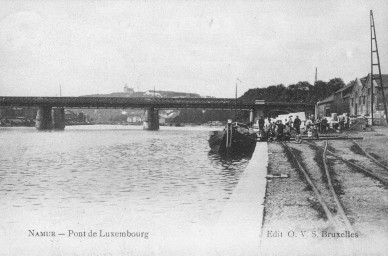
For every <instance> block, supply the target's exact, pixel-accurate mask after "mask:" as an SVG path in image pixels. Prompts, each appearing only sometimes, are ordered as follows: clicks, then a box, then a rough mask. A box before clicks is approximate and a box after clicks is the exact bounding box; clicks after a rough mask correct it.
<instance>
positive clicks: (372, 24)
mask: <svg viewBox="0 0 388 256" xmlns="http://www.w3.org/2000/svg"><path fill="white" fill-rule="evenodd" d="M370 36H371V39H370V47H371V78H370V81H371V115H372V125H373V100H374V92H373V81H374V80H379V81H380V86H378V84H377V86H378V87H377V88H378V89H379V90H381V95H382V97H383V103H384V112H385V119H386V121H387V124H388V111H387V102H386V100H385V93H384V85H383V78H382V76H381V67H380V56H379V50H378V47H377V37H376V28H375V22H374V18H373V12H372V10H370ZM373 43H374V46H375V47H374V48H373ZM375 56H376V58H377V63H374V57H375ZM374 66H377V67H378V74H377V77H375V76H374V75H373V71H374Z"/></svg>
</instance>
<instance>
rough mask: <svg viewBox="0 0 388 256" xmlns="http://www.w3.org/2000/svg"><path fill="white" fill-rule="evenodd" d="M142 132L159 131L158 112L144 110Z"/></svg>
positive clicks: (152, 109)
mask: <svg viewBox="0 0 388 256" xmlns="http://www.w3.org/2000/svg"><path fill="white" fill-rule="evenodd" d="M143 130H148V131H157V130H159V110H157V109H154V108H146V109H145V110H144V121H143Z"/></svg>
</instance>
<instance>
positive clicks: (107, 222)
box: [0, 125, 249, 255]
mask: <svg viewBox="0 0 388 256" xmlns="http://www.w3.org/2000/svg"><path fill="white" fill-rule="evenodd" d="M219 129H220V128H219ZM210 130H214V129H210V128H204V127H179V128H178V127H161V129H160V130H159V131H143V130H142V128H141V127H136V126H99V125H94V126H69V127H66V130H65V131H60V132H58V131H57V132H39V131H37V130H35V128H0V152H1V154H0V203H1V213H0V214H1V219H0V242H1V241H3V243H2V244H0V248H1V251H2V252H0V255H2V254H1V253H4V255H23V253H22V252H26V253H28V255H76V254H78V255H87V254H90V255H118V254H120V255H134V254H140V255H160V254H166V255H171V254H176V255H178V254H181V253H182V252H185V254H186V255H190V254H194V255H195V254H202V253H203V252H204V251H205V250H206V246H204V247H203V250H204V251H201V250H200V249H199V248H193V247H191V249H189V248H190V247H189V245H190V244H192V245H193V244H195V243H192V242H193V241H194V240H197V241H199V242H198V243H199V244H202V245H203V244H206V243H207V242H208V243H211V240H212V239H214V237H213V236H214V233H211V231H210V230H211V228H212V227H213V226H214V225H216V223H217V220H218V218H219V216H220V215H221V214H222V212H223V209H224V208H225V206H226V204H227V203H228V200H229V199H230V197H231V195H232V194H233V190H234V188H235V187H236V185H237V184H238V182H239V179H240V177H241V175H242V174H243V172H244V169H245V167H246V166H247V164H248V162H249V158H248V157H236V158H234V159H225V158H221V157H220V156H219V155H216V154H211V153H210V152H209V146H208V143H207V139H208V136H209V131H210ZM32 230H33V231H32ZM40 231H53V232H55V233H56V236H55V237H41V236H39V237H37V236H36V235H35V236H32V234H31V233H34V232H35V233H36V232H40ZM93 232H96V233H97V235H96V237H93V235H91V236H92V237H90V236H88V233H90V234H93ZM106 232H108V233H106ZM109 232H132V233H134V232H137V235H138V236H142V237H131V238H128V237H127V238H124V237H119V238H117V237H116V238H112V237H110V238H107V237H106V236H105V237H101V234H109ZM59 234H63V235H59ZM146 236H147V237H146ZM209 246H210V245H209ZM196 249H198V250H196ZM185 250H186V251H185ZM205 252H206V251H205ZM20 253H21V254H20Z"/></svg>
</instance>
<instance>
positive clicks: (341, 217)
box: [282, 141, 354, 233]
mask: <svg viewBox="0 0 388 256" xmlns="http://www.w3.org/2000/svg"><path fill="white" fill-rule="evenodd" d="M282 144H283V146H284V148H285V149H286V150H287V151H288V152H290V154H291V155H292V157H293V159H294V160H295V162H296V163H297V165H298V167H299V169H300V171H301V172H302V173H303V175H304V177H305V179H306V181H307V182H308V184H309V185H310V187H311V188H312V190H313V192H314V194H315V195H316V198H317V200H318V201H319V203H320V205H321V206H322V209H323V211H324V212H325V215H326V217H327V219H328V220H329V222H330V223H331V224H332V226H333V227H334V228H335V229H336V230H337V231H340V232H341V231H345V230H346V231H349V232H351V233H354V229H353V227H352V225H351V223H350V221H349V219H348V217H347V215H346V213H345V210H344V208H343V206H342V204H341V202H340V200H339V198H338V195H337V193H336V191H335V189H334V187H333V184H332V178H331V174H330V171H329V168H328V165H327V159H326V152H327V151H328V150H327V141H326V143H325V148H324V150H323V154H322V161H323V163H324V169H325V173H324V175H323V174H321V175H319V174H318V173H316V172H315V173H314V172H312V171H311V170H310V171H308V170H306V169H305V168H304V167H303V165H302V163H301V161H300V160H299V159H298V157H297V156H296V155H295V153H294V152H293V149H291V148H290V147H289V146H287V144H286V143H284V142H282ZM322 177H326V181H325V184H322Z"/></svg>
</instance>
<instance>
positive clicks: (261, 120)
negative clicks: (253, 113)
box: [259, 116, 265, 133]
mask: <svg viewBox="0 0 388 256" xmlns="http://www.w3.org/2000/svg"><path fill="white" fill-rule="evenodd" d="M264 123H265V122H264V117H263V116H261V117H260V119H259V130H260V133H262V132H263V131H264Z"/></svg>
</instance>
